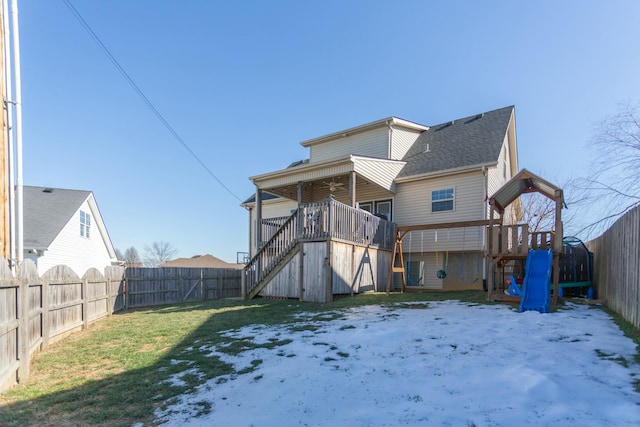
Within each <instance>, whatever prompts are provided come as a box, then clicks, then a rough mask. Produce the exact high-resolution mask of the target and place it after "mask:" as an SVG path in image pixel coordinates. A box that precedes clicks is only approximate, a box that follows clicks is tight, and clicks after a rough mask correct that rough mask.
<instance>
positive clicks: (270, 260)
mask: <svg viewBox="0 0 640 427" xmlns="http://www.w3.org/2000/svg"><path fill="white" fill-rule="evenodd" d="M278 223H281V225H280V226H279V228H278V229H277V230H275V231H274V228H275V224H278ZM258 227H261V230H262V231H263V232H265V231H266V232H268V233H269V234H266V235H265V240H263V242H264V243H263V245H262V247H261V248H259V249H258V252H257V253H256V255H255V256H254V257H253V258H251V260H250V261H249V262H248V263H247V265H246V266H245V268H244V279H245V293H246V295H251V293H252V291H254V290H255V288H256V287H257V286H258V285H260V283H261V282H262V281H263V280H264V279H265V278H266V277H267V275H268V274H269V273H270V272H271V271H272V270H273V269H274V268H275V267H276V266H277V265H278V263H280V262H281V261H282V260H283V259H284V258H285V257H287V255H288V254H289V253H290V252H291V251H292V250H293V249H294V248H295V246H296V245H297V244H298V243H300V242H313V241H326V240H338V241H343V242H346V243H353V244H358V245H370V246H375V247H378V248H381V249H388V250H391V249H392V248H393V239H394V237H395V224H394V223H392V222H390V221H386V220H384V219H382V218H379V217H377V216H375V215H372V214H370V213H369V212H367V211H364V210H361V209H355V208H352V207H350V206H348V205H345V204H343V203H340V202H338V201H336V200H334V199H332V198H330V199H329V200H326V201H323V202H315V203H307V204H304V205H302V206H301V207H300V208H298V209H296V211H295V212H294V213H293V214H292V215H291V216H290V217H287V218H286V219H283V217H277V218H268V219H262V220H260V221H259V222H258Z"/></svg>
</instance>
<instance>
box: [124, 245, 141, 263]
mask: <svg viewBox="0 0 640 427" xmlns="http://www.w3.org/2000/svg"><path fill="white" fill-rule="evenodd" d="M123 261H124V263H125V266H126V267H140V266H141V265H142V260H141V259H140V255H139V254H138V250H137V249H136V248H134V247H133V246H131V247H130V248H128V249H127V250H126V251H124V259H123Z"/></svg>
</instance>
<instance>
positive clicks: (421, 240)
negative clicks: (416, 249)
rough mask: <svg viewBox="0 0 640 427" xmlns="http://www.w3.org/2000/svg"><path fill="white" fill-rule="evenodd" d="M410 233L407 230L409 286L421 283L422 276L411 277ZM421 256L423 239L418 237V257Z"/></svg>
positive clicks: (411, 248)
mask: <svg viewBox="0 0 640 427" xmlns="http://www.w3.org/2000/svg"><path fill="white" fill-rule="evenodd" d="M412 234H413V233H411V232H409V256H408V259H407V281H408V282H409V286H420V284H421V283H422V276H420V277H418V278H417V279H413V277H411V252H412V250H413V247H412V246H411V235H412ZM421 237H422V235H421ZM422 257H423V239H422V238H421V239H420V258H422ZM418 274H419V273H418Z"/></svg>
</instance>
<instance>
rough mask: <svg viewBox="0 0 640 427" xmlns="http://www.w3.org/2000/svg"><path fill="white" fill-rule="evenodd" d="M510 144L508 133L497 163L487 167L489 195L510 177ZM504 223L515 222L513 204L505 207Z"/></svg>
mask: <svg viewBox="0 0 640 427" xmlns="http://www.w3.org/2000/svg"><path fill="white" fill-rule="evenodd" d="M510 149H511V148H510V145H509V138H508V135H505V140H504V144H503V145H502V149H501V150H500V155H499V156H498V164H497V166H496V167H494V168H489V169H488V174H487V187H488V193H489V196H491V195H492V194H494V193H495V192H496V191H498V190H499V189H500V188H501V187H502V186H503V185H504V184H506V183H507V182H508V181H509V180H510V179H511V178H512V177H513V175H512V173H511V171H512V169H513V165H512V163H511V162H512V161H511V159H512V158H513V156H512V155H511V154H512V153H510ZM504 218H505V223H509V224H512V223H516V222H517V218H516V215H515V212H514V210H513V204H512V205H509V206H508V207H507V210H506V212H505V215H504Z"/></svg>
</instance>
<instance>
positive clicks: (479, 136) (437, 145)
mask: <svg viewBox="0 0 640 427" xmlns="http://www.w3.org/2000/svg"><path fill="white" fill-rule="evenodd" d="M513 115H514V107H513V106H509V107H504V108H500V109H498V110H493V111H489V112H486V113H482V114H477V115H474V116H469V117H465V118H462V119H458V120H452V121H450V122H446V123H442V124H439V125H436V126H431V127H430V128H429V129H428V130H426V131H424V132H423V133H422V134H421V135H420V136H419V137H418V139H417V140H416V142H415V143H414V144H413V146H412V147H411V148H410V149H409V151H408V152H407V154H406V155H405V156H404V158H403V160H404V161H406V162H407V164H406V165H405V167H404V168H403V169H402V171H401V172H400V174H399V175H398V177H399V178H402V177H409V176H414V175H422V174H428V173H433V172H438V171H444V170H450V169H458V168H465V167H471V166H475V165H483V164H488V163H495V162H497V161H498V157H499V155H500V149H501V148H502V144H503V143H504V139H505V137H506V136H507V132H508V129H509V125H510V123H511V121H512V118H513Z"/></svg>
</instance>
